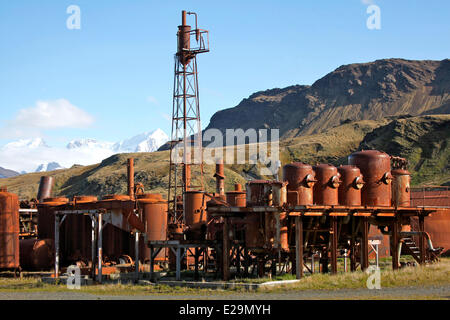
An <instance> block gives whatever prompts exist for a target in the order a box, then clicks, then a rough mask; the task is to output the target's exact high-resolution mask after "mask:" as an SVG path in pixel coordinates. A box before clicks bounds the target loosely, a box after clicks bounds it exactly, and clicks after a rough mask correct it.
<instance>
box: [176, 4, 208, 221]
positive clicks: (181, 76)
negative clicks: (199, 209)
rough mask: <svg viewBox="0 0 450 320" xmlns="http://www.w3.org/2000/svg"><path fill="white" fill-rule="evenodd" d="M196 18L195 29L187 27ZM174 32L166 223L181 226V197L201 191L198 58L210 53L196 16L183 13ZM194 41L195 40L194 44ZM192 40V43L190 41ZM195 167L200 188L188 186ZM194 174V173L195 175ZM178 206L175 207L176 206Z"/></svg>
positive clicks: (205, 33) (201, 164) (201, 156)
mask: <svg viewBox="0 0 450 320" xmlns="http://www.w3.org/2000/svg"><path fill="white" fill-rule="evenodd" d="M186 14H188V15H194V16H195V29H194V30H191V26H189V25H187V24H186ZM181 16H182V22H181V25H180V26H178V32H177V42H178V43H177V53H176V54H175V71H174V73H175V76H174V87H173V111H172V134H171V142H170V172H169V189H168V197H167V199H168V201H169V202H168V205H169V208H168V212H169V222H171V223H178V222H183V220H184V219H183V218H184V217H183V209H182V199H183V198H182V196H183V193H184V192H185V191H186V190H204V186H203V153H202V136H201V123H200V105H199V93H198V78H197V59H196V56H197V54H200V53H204V52H208V51H209V35H208V31H207V30H202V29H198V28H197V14H196V13H194V12H186V11H184V10H183V11H182V14H181ZM194 37H195V40H194ZM191 40H192V41H191ZM192 166H196V167H198V169H197V170H198V171H199V172H200V177H199V179H198V180H199V181H200V185H198V186H192V185H191V182H190V180H191V178H190V177H191V167H192ZM197 170H196V171H197ZM177 203H178V205H177Z"/></svg>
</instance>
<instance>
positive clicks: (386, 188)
mask: <svg viewBox="0 0 450 320" xmlns="http://www.w3.org/2000/svg"><path fill="white" fill-rule="evenodd" d="M348 164H350V165H354V166H357V167H358V168H359V169H360V170H361V173H362V175H363V177H364V181H365V184H364V187H363V188H362V189H361V204H362V205H363V206H380V207H389V206H391V196H392V195H391V180H392V175H391V160H390V157H389V155H388V154H386V153H384V152H381V151H378V150H363V151H358V152H355V153H352V154H351V155H350V156H349V157H348Z"/></svg>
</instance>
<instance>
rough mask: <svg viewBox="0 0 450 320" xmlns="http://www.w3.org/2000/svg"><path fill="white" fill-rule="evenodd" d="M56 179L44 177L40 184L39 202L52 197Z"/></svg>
mask: <svg viewBox="0 0 450 320" xmlns="http://www.w3.org/2000/svg"><path fill="white" fill-rule="evenodd" d="M53 184H54V179H53V177H50V176H42V177H41V180H40V182H39V189H38V193H37V200H38V201H39V202H42V201H43V200H44V199H45V198H50V197H51V196H52V189H53Z"/></svg>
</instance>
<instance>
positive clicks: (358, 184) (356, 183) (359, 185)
mask: <svg viewBox="0 0 450 320" xmlns="http://www.w3.org/2000/svg"><path fill="white" fill-rule="evenodd" d="M364 184H365V182H364V180H363V179H362V177H361V176H359V177H356V178H355V180H353V188H355V189H357V190H360V189H362V187H364Z"/></svg>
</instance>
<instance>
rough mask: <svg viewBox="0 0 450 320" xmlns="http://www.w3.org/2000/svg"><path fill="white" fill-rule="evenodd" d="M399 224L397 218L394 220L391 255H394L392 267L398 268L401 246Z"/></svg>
mask: <svg viewBox="0 0 450 320" xmlns="http://www.w3.org/2000/svg"><path fill="white" fill-rule="evenodd" d="M398 229H399V225H398V221H397V219H394V221H393V222H392V235H391V256H392V269H393V270H398V265H399V261H398V258H399V257H398V248H399V240H400V239H399V232H398Z"/></svg>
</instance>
